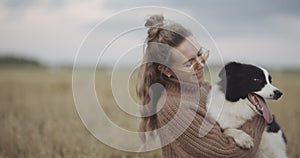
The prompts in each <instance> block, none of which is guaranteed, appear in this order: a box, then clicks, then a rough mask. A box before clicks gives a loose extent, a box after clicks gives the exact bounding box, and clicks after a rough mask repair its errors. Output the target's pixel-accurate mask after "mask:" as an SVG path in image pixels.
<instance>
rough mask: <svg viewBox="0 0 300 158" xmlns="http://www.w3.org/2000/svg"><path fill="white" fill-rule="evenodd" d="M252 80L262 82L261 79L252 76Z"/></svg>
mask: <svg viewBox="0 0 300 158" xmlns="http://www.w3.org/2000/svg"><path fill="white" fill-rule="evenodd" d="M253 81H254V82H257V83H261V82H262V80H261V79H259V78H254V79H253Z"/></svg>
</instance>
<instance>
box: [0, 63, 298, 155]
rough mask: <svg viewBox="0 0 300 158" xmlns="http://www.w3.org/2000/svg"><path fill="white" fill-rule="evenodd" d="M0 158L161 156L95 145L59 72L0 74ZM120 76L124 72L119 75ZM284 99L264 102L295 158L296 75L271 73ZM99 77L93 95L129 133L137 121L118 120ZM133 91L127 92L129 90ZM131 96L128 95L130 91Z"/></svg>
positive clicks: (66, 75) (66, 74) (105, 77)
mask: <svg viewBox="0 0 300 158" xmlns="http://www.w3.org/2000/svg"><path fill="white" fill-rule="evenodd" d="M0 73H1V77H0V157H1V158H2V157H3V158H15V157H18V158H77V157H78V158H85V157H86V158H90V157H103V158H106V157H107V158H117V157H122V158H123V157H124V158H131V157H132V158H133V157H162V156H161V150H155V151H151V152H146V153H139V154H138V153H130V152H124V151H119V150H116V149H113V148H111V147H109V146H107V145H105V144H103V143H101V142H100V141H98V140H97V139H96V138H95V137H94V136H93V135H92V134H91V133H90V132H89V131H88V130H87V129H86V128H85V126H84V125H83V123H82V122H81V120H80V118H79V116H78V114H77V112H76V108H75V105H74V101H73V95H72V71H71V70H59V69H15V68H12V69H9V68H3V69H0ZM122 73H126V71H124V72H122ZM271 74H272V75H273V83H274V84H275V85H276V86H277V87H279V88H280V89H281V90H282V91H283V92H284V96H283V97H282V99H281V100H279V101H268V104H269V106H270V108H271V110H272V112H273V113H274V114H275V115H276V118H277V121H278V122H279V123H280V125H281V127H282V129H283V130H284V132H285V134H286V136H287V139H288V155H289V157H291V158H297V157H300V151H299V149H300V138H299V135H300V129H299V128H298V125H297V124H298V121H300V106H299V105H298V104H299V103H298V102H299V101H300V97H299V96H298V95H299V93H300V82H299V79H300V73H299V72H280V71H274V72H271ZM109 80H110V76H109V74H108V73H106V72H105V71H98V72H97V73H96V83H99V84H96V90H97V95H99V98H101V96H104V97H103V98H102V100H103V101H104V104H103V105H105V106H104V107H103V108H104V110H105V112H106V113H107V115H108V116H109V117H110V118H111V120H113V121H114V122H116V123H117V124H118V125H120V126H122V127H124V128H126V129H130V130H135V129H136V127H137V122H138V119H137V118H132V119H124V117H128V116H126V114H125V113H122V112H116V111H117V110H118V109H117V108H116V106H114V105H115V104H116V103H115V101H114V99H113V96H112V94H111V89H110V85H109V84H101V83H105V82H108V83H109ZM132 90H133V89H132ZM132 90H131V91H132ZM125 120H126V121H125Z"/></svg>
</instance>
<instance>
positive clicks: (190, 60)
mask: <svg viewBox="0 0 300 158" xmlns="http://www.w3.org/2000/svg"><path fill="white" fill-rule="evenodd" d="M193 58H194V57H193ZM193 58H190V59H189V60H188V61H186V62H184V63H183V65H185V64H186V63H188V62H190V61H192V60H193Z"/></svg>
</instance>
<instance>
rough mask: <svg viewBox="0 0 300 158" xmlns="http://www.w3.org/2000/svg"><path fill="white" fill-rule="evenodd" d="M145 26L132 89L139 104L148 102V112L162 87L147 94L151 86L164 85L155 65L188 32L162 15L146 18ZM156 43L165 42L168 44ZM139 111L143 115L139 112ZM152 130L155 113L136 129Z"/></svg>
mask: <svg viewBox="0 0 300 158" xmlns="http://www.w3.org/2000/svg"><path fill="white" fill-rule="evenodd" d="M145 26H146V27H148V36H147V38H146V40H145V47H146V49H144V50H145V52H144V58H143V64H142V65H141V67H140V69H139V72H138V78H139V81H138V84H137V87H136V91H137V96H138V97H139V100H140V103H141V104H142V105H147V104H149V106H148V107H149V108H151V109H149V111H152V112H153V111H154V112H156V104H157V101H158V99H159V98H160V95H161V92H162V90H163V88H158V89H155V92H154V93H150V92H151V90H153V89H151V88H152V87H151V85H153V84H155V83H160V84H162V85H164V86H165V84H166V83H165V82H164V80H163V78H164V77H166V76H165V75H163V74H162V73H161V72H160V71H159V70H158V66H159V65H162V64H161V63H166V62H170V59H169V57H170V53H171V52H170V48H172V47H176V46H178V45H179V44H180V43H182V42H183V41H184V40H185V38H186V37H188V36H191V35H192V33H191V32H190V31H189V30H187V29H186V28H184V27H183V26H182V25H180V24H178V23H174V22H173V23H167V22H166V21H165V19H164V17H163V16H162V15H152V16H151V17H150V18H149V19H147V21H146V23H145ZM152 42H154V43H158V45H156V44H154V45H153V44H150V43H152ZM160 44H167V45H168V46H169V47H165V46H161V45H160ZM153 61H155V62H153ZM162 66H164V65H162ZM150 95H151V96H150ZM141 113H142V114H143V112H141ZM142 116H143V115H142ZM155 129H157V122H156V114H155V113H154V114H153V115H152V116H145V117H142V120H141V123H140V125H139V132H146V131H152V130H155ZM141 139H142V140H143V141H145V135H144V134H142V135H141Z"/></svg>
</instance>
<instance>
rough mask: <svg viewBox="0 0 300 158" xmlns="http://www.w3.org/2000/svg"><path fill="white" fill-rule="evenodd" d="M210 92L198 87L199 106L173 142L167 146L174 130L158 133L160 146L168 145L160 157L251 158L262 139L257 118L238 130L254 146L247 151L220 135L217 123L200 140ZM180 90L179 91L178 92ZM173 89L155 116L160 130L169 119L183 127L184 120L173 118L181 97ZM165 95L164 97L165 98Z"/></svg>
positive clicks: (206, 85)
mask: <svg viewBox="0 0 300 158" xmlns="http://www.w3.org/2000/svg"><path fill="white" fill-rule="evenodd" d="M209 90H210V85H209V84H207V83H205V84H203V85H202V87H201V88H200V95H201V97H200V103H199V106H198V109H196V110H195V111H196V115H195V117H194V118H193V120H192V122H191V124H189V125H188V127H187V129H185V131H184V132H183V133H182V134H181V135H180V136H179V137H177V138H176V139H175V140H174V141H172V142H171V143H168V140H167V139H168V138H170V135H172V132H173V131H174V129H173V130H161V131H160V132H159V133H158V134H159V137H160V140H161V143H162V144H167V145H166V146H164V147H163V149H162V151H163V156H164V157H165V158H174V157H201V158H216V157H223V158H226V157H228V158H229V157H230V158H241V157H247V158H251V157H254V155H255V153H256V151H257V149H258V146H259V143H260V140H261V136H262V133H263V130H264V127H265V121H264V120H263V118H261V117H260V116H257V117H255V118H254V119H253V120H251V121H248V122H246V123H245V124H244V125H243V126H242V127H241V129H242V130H243V131H245V132H246V133H248V134H249V135H250V136H252V138H253V140H254V147H253V148H252V149H250V150H246V149H242V148H240V147H238V146H237V145H236V143H235V141H234V140H233V139H232V138H230V137H226V136H225V135H224V133H222V131H221V129H220V127H219V125H218V124H215V125H214V126H213V128H212V129H211V130H210V131H209V133H208V134H207V135H206V136H205V137H202V138H200V137H199V136H198V135H199V129H200V126H201V125H202V122H203V120H204V117H205V115H206V109H205V101H206V96H207V94H208V92H209ZM179 91H180V90H179ZM179 91H177V90H176V88H175V89H174V87H172V89H171V90H169V91H168V89H167V92H166V93H165V94H163V95H165V97H166V100H165V104H164V106H163V108H162V109H161V110H160V112H159V113H157V122H158V125H159V127H162V126H164V125H165V124H167V123H168V122H169V121H170V120H175V122H176V124H177V126H178V127H180V126H182V124H184V123H185V122H184V117H185V116H182V118H183V120H180V119H179V120H176V119H173V117H174V115H175V114H176V112H177V111H178V105H179V103H180V94H178V92H179ZM166 95H167V96H166Z"/></svg>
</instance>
